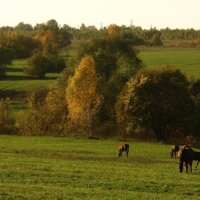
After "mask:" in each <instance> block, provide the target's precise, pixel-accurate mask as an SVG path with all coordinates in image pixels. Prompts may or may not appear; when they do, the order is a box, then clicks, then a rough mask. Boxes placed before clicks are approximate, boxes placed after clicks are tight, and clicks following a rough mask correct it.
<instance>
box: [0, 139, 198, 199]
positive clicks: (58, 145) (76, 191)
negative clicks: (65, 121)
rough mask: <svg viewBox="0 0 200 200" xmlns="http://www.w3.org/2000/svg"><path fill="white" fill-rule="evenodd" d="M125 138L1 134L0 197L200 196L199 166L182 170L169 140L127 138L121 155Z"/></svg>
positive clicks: (167, 197)
mask: <svg viewBox="0 0 200 200" xmlns="http://www.w3.org/2000/svg"><path fill="white" fill-rule="evenodd" d="M121 143H122V142H121V141H113V140H92V139H87V138H81V137H79V138H78V137H70V138H60V137H24V136H4V135H1V136H0V187H1V190H0V199H109V200H110V199H111V200H112V199H113V200H116V199H120V200H121V199H127V200H128V199H199V196H200V189H199V183H198V180H199V178H200V171H199V169H197V170H193V172H192V173H190V172H189V173H186V172H185V171H184V172H183V173H182V174H181V173H179V169H178V159H177V158H170V153H169V152H170V147H171V145H163V144H158V143H143V142H129V144H130V155H129V158H126V156H125V154H123V157H122V158H119V157H118V146H119V145H120V144H121ZM195 164H196V163H195ZM193 165H194V164H193ZM193 168H194V166H193Z"/></svg>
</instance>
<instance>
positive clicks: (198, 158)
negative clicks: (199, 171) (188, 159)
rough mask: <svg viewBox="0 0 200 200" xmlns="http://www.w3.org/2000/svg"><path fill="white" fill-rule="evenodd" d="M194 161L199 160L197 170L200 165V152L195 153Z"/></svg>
mask: <svg viewBox="0 0 200 200" xmlns="http://www.w3.org/2000/svg"><path fill="white" fill-rule="evenodd" d="M193 160H197V164H196V167H195V169H196V168H197V166H198V164H199V161H200V152H197V151H194V154H193Z"/></svg>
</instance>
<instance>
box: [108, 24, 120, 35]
mask: <svg viewBox="0 0 200 200" xmlns="http://www.w3.org/2000/svg"><path fill="white" fill-rule="evenodd" d="M120 30H121V29H120V27H119V26H117V25H116V24H111V25H110V26H108V34H109V35H112V34H115V35H119V34H120Z"/></svg>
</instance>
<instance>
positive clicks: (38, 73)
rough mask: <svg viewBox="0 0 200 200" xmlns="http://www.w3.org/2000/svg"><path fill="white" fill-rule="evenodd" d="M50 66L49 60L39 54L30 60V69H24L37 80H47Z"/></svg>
mask: <svg viewBox="0 0 200 200" xmlns="http://www.w3.org/2000/svg"><path fill="white" fill-rule="evenodd" d="M50 66H51V63H50V61H49V59H48V58H47V57H45V56H44V55H43V54H42V53H39V52H38V53H36V54H34V55H33V56H32V57H31V58H29V59H28V67H26V68H25V69H24V72H25V73H26V74H28V75H32V76H35V77H37V78H45V74H46V73H47V72H48V69H49V68H50Z"/></svg>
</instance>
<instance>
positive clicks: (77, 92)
mask: <svg viewBox="0 0 200 200" xmlns="http://www.w3.org/2000/svg"><path fill="white" fill-rule="evenodd" d="M96 84H97V74H96V72H95V63H94V60H93V59H92V57H91V56H85V57H84V58H83V59H82V60H81V62H80V64H79V66H78V68H77V69H76V70H75V74H74V76H73V77H71V78H70V79H69V83H68V87H67V89H66V99H67V104H68V110H69V117H70V120H71V121H72V123H73V124H74V126H73V127H76V128H77V129H79V130H86V131H87V133H88V134H91V133H92V124H93V123H94V121H95V117H96V114H97V111H98V109H99V106H100V104H101V96H100V95H99V94H97V91H96Z"/></svg>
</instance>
